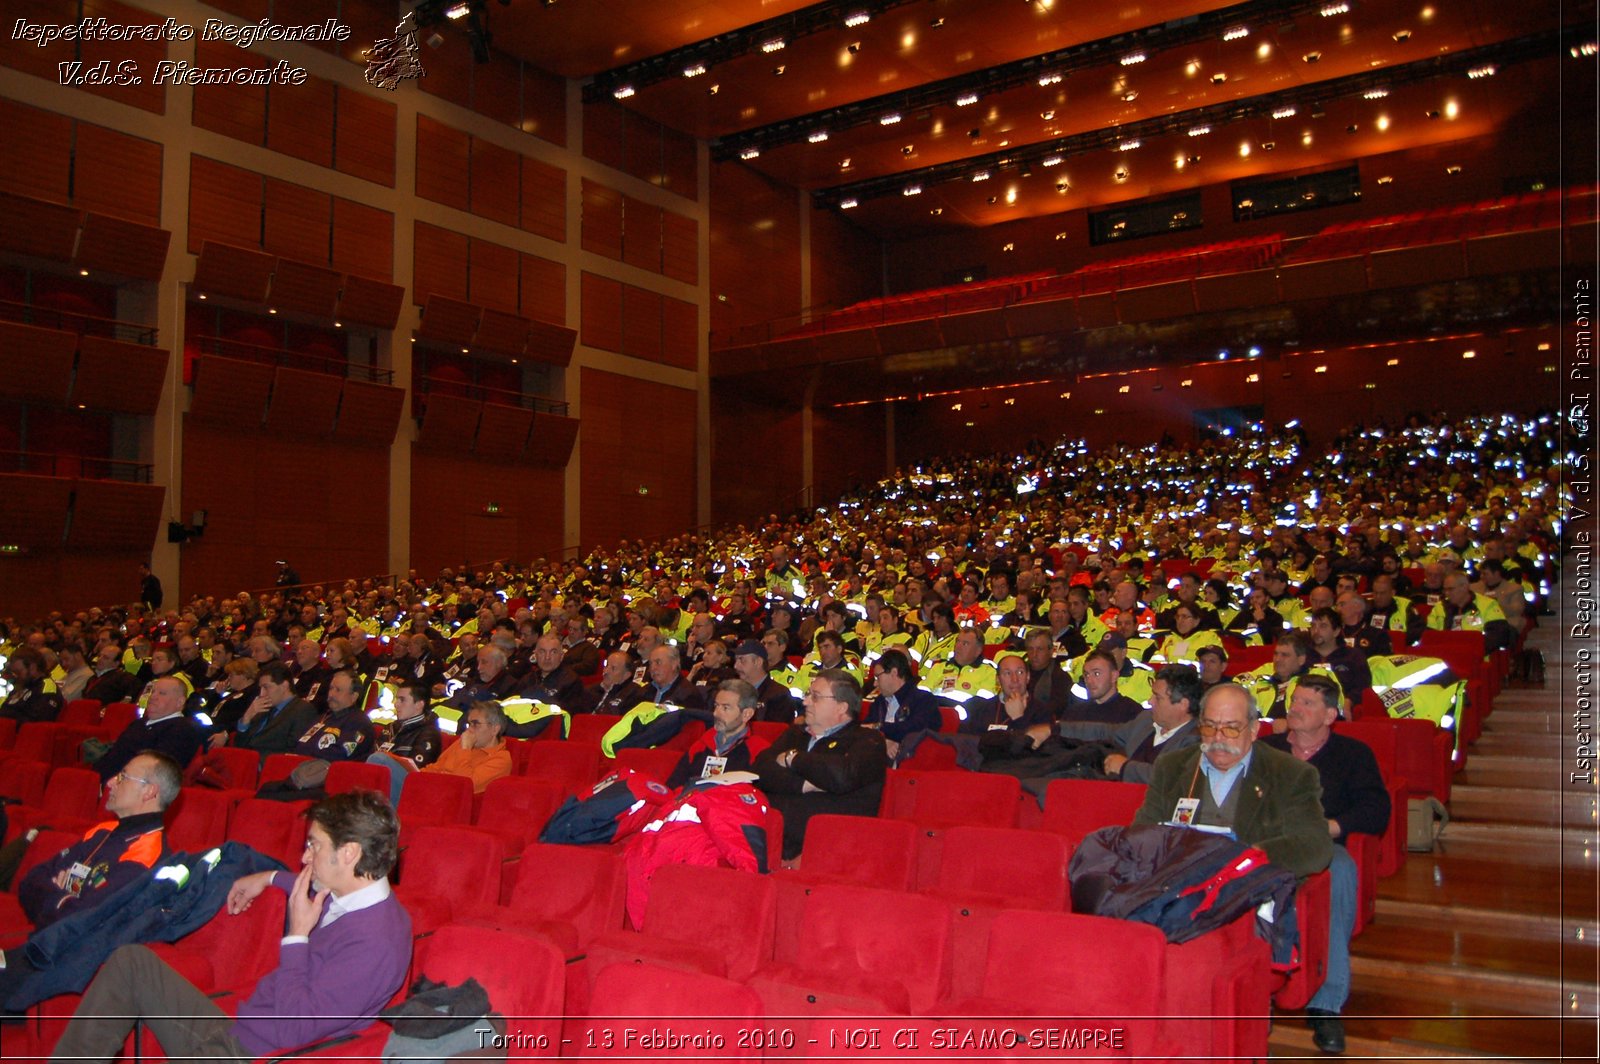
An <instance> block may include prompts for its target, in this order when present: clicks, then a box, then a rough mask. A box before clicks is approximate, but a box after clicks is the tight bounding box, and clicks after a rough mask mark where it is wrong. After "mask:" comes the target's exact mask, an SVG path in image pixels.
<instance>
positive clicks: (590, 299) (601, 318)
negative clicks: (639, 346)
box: [579, 270, 622, 351]
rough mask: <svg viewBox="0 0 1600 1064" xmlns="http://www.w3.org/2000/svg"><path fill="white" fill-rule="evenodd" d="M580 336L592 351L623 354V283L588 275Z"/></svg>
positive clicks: (586, 275)
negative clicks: (596, 349)
mask: <svg viewBox="0 0 1600 1064" xmlns="http://www.w3.org/2000/svg"><path fill="white" fill-rule="evenodd" d="M582 290H583V309H582V318H581V324H580V325H579V334H580V335H581V336H582V337H583V343H584V344H585V345H586V346H588V347H598V348H599V349H600V350H602V351H621V350H622V282H621V281H613V280H611V278H609V277H601V276H600V275H599V274H593V273H589V272H588V271H587V270H585V271H584V274H583V281H582Z"/></svg>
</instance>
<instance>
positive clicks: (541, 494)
mask: <svg viewBox="0 0 1600 1064" xmlns="http://www.w3.org/2000/svg"><path fill="white" fill-rule="evenodd" d="M565 483H566V474H565V471H564V470H563V469H538V468H530V467H528V466H526V465H516V464H512V463H510V462H506V461H495V460H491V459H488V458H484V457H478V456H474V455H469V454H460V453H452V452H449V451H443V452H441V451H431V450H427V449H425V448H420V447H418V448H413V450H412V453H411V500H412V501H411V564H412V566H414V567H415V568H416V569H417V570H418V571H420V572H437V571H438V570H439V569H441V568H444V567H445V566H459V565H461V564H462V563H463V562H466V563H471V564H474V565H479V564H482V563H485V562H490V561H494V560H496V559H499V558H507V559H517V560H523V559H532V558H538V557H545V556H553V555H556V554H558V553H559V551H560V549H561V547H562V546H563V542H562V540H563V536H562V508H561V505H560V503H561V496H562V493H563V490H564V486H565ZM445 498H447V499H451V500H454V503H453V504H452V505H450V506H440V505H438V500H439V499H445ZM491 503H493V504H494V505H495V506H496V507H497V508H498V512H496V513H494V514H489V513H486V512H485V507H487V506H488V505H489V504H491ZM574 542H576V540H574Z"/></svg>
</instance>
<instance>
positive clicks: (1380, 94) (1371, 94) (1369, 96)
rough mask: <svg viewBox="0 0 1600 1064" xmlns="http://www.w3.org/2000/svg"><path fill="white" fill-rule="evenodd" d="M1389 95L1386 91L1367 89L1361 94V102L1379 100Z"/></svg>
mask: <svg viewBox="0 0 1600 1064" xmlns="http://www.w3.org/2000/svg"><path fill="white" fill-rule="evenodd" d="M1388 95H1389V90H1388V89H1368V90H1367V91H1366V92H1364V93H1362V94H1361V98H1362V99H1363V100H1381V99H1383V98H1384V97H1385V96H1388Z"/></svg>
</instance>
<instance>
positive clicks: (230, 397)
mask: <svg viewBox="0 0 1600 1064" xmlns="http://www.w3.org/2000/svg"><path fill="white" fill-rule="evenodd" d="M193 379H194V392H193V394H192V396H191V399H190V402H189V412H188V413H187V414H186V415H184V420H185V422H195V421H209V422H212V423H213V424H218V425H228V426H232V427H234V428H236V429H239V430H240V431H244V430H247V429H250V430H254V429H258V428H260V427H261V423H262V420H263V419H264V418H265V417H266V413H267V397H268V395H269V393H270V392H271V390H272V379H273V367H272V366H269V365H266V364H265V363H261V362H241V361H239V360H238V359H233V358H219V357H218V356H216V355H202V356H200V357H199V358H197V359H195V360H194V374H193ZM188 446H189V444H188V441H187V440H185V442H184V449H185V450H187V449H188Z"/></svg>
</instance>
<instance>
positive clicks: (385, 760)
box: [367, 750, 412, 809]
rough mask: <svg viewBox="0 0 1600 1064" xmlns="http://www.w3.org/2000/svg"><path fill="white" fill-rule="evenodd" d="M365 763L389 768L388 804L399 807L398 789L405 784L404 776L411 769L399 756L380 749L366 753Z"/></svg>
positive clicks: (409, 772) (408, 773)
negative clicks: (392, 755) (393, 755)
mask: <svg viewBox="0 0 1600 1064" xmlns="http://www.w3.org/2000/svg"><path fill="white" fill-rule="evenodd" d="M367 764H369V765H382V766H383V767H384V768H386V769H388V770H389V805H390V806H391V807H393V808H395V809H399V808H400V789H401V788H402V787H404V786H405V784H406V777H407V776H409V775H411V771H412V770H411V769H409V768H407V767H406V765H405V763H404V762H402V761H401V760H400V759H399V758H396V757H391V756H390V755H388V754H386V753H384V752H383V751H382V750H379V751H377V752H376V753H372V754H368V755H367Z"/></svg>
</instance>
